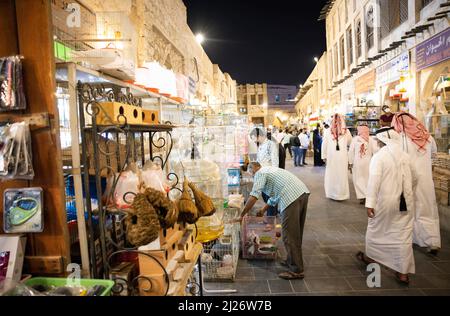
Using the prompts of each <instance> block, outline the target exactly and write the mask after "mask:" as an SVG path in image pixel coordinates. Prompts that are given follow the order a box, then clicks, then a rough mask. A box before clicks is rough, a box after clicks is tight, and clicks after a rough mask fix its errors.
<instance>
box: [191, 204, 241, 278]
mask: <svg viewBox="0 0 450 316" xmlns="http://www.w3.org/2000/svg"><path fill="white" fill-rule="evenodd" d="M215 215H216V214H215ZM215 215H214V216H215ZM238 215H239V209H235V208H227V209H225V210H224V213H223V220H222V221H220V222H221V227H222V231H221V234H220V238H217V239H215V240H212V241H209V242H205V243H204V244H203V245H204V251H203V255H202V271H203V277H204V279H205V281H209V282H214V281H234V279H235V276H236V269H237V265H238V260H239V245H240V240H239V232H240V225H239V223H232V219H234V218H236V217H237V216H238ZM214 216H212V218H213V217H214ZM201 220H203V219H201ZM201 220H200V221H201ZM200 221H199V222H200ZM197 225H198V224H197ZM199 230H200V228H199Z"/></svg>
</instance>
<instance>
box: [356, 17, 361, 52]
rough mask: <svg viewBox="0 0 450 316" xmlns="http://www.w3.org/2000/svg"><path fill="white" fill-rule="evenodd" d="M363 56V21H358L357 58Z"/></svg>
mask: <svg viewBox="0 0 450 316" xmlns="http://www.w3.org/2000/svg"><path fill="white" fill-rule="evenodd" d="M361 55H362V34H361V20H358V21H356V58H359V57H361Z"/></svg>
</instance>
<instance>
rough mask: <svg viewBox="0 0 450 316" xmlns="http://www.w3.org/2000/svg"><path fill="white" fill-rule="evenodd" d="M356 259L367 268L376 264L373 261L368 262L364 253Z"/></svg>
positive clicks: (359, 253) (358, 254)
mask: <svg viewBox="0 0 450 316" xmlns="http://www.w3.org/2000/svg"><path fill="white" fill-rule="evenodd" d="M356 258H357V259H358V260H359V261H361V262H362V263H364V264H365V265H367V266H368V265H369V264H372V263H374V262H373V261H370V260H367V257H366V254H365V253H364V252H362V251H360V252H358V253H357V254H356Z"/></svg>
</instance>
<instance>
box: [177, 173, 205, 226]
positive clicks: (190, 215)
mask: <svg viewBox="0 0 450 316" xmlns="http://www.w3.org/2000/svg"><path fill="white" fill-rule="evenodd" d="M178 209H179V211H180V213H179V218H178V220H179V221H180V222H183V223H188V224H194V223H196V222H197V220H198V219H199V217H200V216H199V211H198V209H197V207H196V206H195V203H194V202H193V201H192V197H191V194H190V193H189V181H188V180H187V179H186V178H185V179H184V182H183V194H182V195H181V198H180V200H179V201H178Z"/></svg>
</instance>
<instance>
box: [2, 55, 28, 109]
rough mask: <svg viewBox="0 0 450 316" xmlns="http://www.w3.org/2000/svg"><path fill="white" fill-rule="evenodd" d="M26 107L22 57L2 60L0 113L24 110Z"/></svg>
mask: <svg viewBox="0 0 450 316" xmlns="http://www.w3.org/2000/svg"><path fill="white" fill-rule="evenodd" d="M26 107H27V102H26V99H25V93H24V82H23V75H22V61H21V59H20V57H19V56H11V57H6V58H0V111H11V110H24V109H26Z"/></svg>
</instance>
